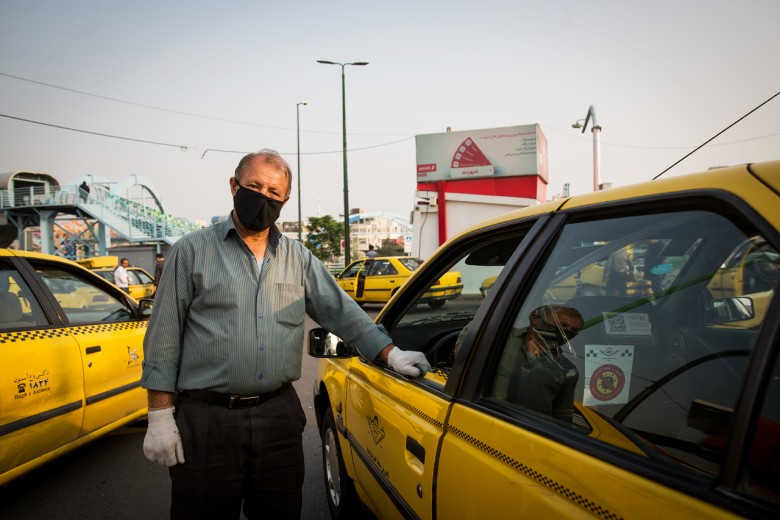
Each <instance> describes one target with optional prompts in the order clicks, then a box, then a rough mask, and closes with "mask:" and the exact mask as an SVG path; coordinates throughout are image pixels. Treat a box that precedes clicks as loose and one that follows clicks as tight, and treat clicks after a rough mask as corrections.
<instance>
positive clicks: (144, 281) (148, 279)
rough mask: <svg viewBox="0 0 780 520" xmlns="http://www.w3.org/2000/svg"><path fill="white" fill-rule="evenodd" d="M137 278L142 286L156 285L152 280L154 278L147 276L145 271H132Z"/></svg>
mask: <svg viewBox="0 0 780 520" xmlns="http://www.w3.org/2000/svg"><path fill="white" fill-rule="evenodd" d="M132 272H133V273H134V274H135V276H136V277H137V278H138V283H140V284H142V285H146V284H150V283H154V280H152V277H151V276H149V275H148V274H146V273H145V272H144V271H132Z"/></svg>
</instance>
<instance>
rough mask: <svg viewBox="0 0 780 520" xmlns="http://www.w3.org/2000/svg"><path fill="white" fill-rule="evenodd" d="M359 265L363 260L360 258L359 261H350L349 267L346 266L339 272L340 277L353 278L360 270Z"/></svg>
mask: <svg viewBox="0 0 780 520" xmlns="http://www.w3.org/2000/svg"><path fill="white" fill-rule="evenodd" d="M361 265H363V261H362V260H361V261H359V262H353V263H351V264H350V265H349V267H347V268H346V269H344V270H343V271H342V272H341V278H342V279H343V278H354V277H355V276H357V273H358V271H359V270H360V266H361Z"/></svg>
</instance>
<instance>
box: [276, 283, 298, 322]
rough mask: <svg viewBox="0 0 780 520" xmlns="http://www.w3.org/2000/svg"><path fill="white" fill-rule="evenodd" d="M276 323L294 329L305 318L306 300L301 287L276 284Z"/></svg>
mask: <svg viewBox="0 0 780 520" xmlns="http://www.w3.org/2000/svg"><path fill="white" fill-rule="evenodd" d="M275 310H276V321H278V322H279V323H281V324H282V325H288V326H290V327H296V326H298V325H301V324H302V323H303V320H304V318H305V317H306V300H305V293H304V289H303V286H302V285H292V284H288V283H278V284H276V309H275Z"/></svg>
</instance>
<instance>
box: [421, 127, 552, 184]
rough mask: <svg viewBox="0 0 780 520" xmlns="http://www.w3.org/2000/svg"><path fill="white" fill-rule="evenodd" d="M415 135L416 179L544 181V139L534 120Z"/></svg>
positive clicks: (545, 173)
mask: <svg viewBox="0 0 780 520" xmlns="http://www.w3.org/2000/svg"><path fill="white" fill-rule="evenodd" d="M415 139H416V144H417V180H418V182H436V181H443V180H450V179H471V178H479V177H516V176H527V175H538V176H540V177H541V178H542V179H543V180H544V181H545V182H547V139H546V138H545V136H544V134H543V133H542V129H541V127H540V126H539V125H536V124H534V125H524V126H510V127H505V128H489V129H483V130H468V131H464V132H445V133H441V134H426V135H418V136H416V137H415Z"/></svg>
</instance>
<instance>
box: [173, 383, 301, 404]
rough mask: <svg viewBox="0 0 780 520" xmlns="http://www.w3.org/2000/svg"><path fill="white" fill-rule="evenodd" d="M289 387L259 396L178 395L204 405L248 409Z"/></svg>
mask: <svg viewBox="0 0 780 520" xmlns="http://www.w3.org/2000/svg"><path fill="white" fill-rule="evenodd" d="M289 387H290V383H285V384H283V385H282V386H280V387H279V388H277V389H276V390H274V391H272V392H266V393H265V394H260V395H237V394H221V393H219V392H214V391H212V390H182V391H181V392H180V393H181V395H183V396H185V397H191V398H192V399H196V400H198V401H202V402H204V403H209V404H216V405H217V406H224V407H225V408H231V409H233V408H250V407H252V406H257V405H259V404H262V403H264V402H266V401H268V400H269V399H273V398H274V397H276V396H277V395H279V394H281V393H282V392H284V391H285V390H287V389H288V388H289Z"/></svg>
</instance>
